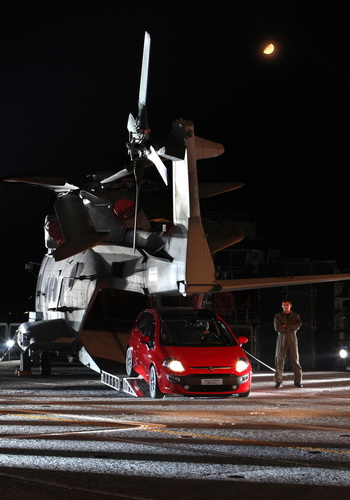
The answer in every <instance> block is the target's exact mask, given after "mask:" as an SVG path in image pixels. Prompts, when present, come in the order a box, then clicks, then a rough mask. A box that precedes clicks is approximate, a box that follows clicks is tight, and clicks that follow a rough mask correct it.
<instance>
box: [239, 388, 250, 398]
mask: <svg viewBox="0 0 350 500" xmlns="http://www.w3.org/2000/svg"><path fill="white" fill-rule="evenodd" d="M249 394H250V389H249V391H247V392H241V393H240V394H238V396H239V397H240V398H247V397H248V396H249Z"/></svg>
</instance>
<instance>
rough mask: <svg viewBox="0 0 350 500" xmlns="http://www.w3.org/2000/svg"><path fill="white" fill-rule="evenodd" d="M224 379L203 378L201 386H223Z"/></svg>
mask: <svg viewBox="0 0 350 500" xmlns="http://www.w3.org/2000/svg"><path fill="white" fill-rule="evenodd" d="M223 384H224V381H223V379H222V378H202V380H201V385H223Z"/></svg>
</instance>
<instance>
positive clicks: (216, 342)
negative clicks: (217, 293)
mask: <svg viewBox="0 0 350 500" xmlns="http://www.w3.org/2000/svg"><path fill="white" fill-rule="evenodd" d="M160 340H161V344H162V345H174V346H190V347H203V346H205V345H210V346H211V347H212V346H221V347H222V346H227V345H237V343H236V341H235V339H234V338H233V336H232V335H231V333H230V331H229V330H228V328H227V327H226V326H225V325H224V323H222V322H221V321H219V320H216V319H197V320H195V321H191V320H188V319H179V318H177V319H174V320H173V319H166V320H162V322H161V331H160Z"/></svg>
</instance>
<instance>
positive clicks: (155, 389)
mask: <svg viewBox="0 0 350 500" xmlns="http://www.w3.org/2000/svg"><path fill="white" fill-rule="evenodd" d="M149 393H150V396H151V398H153V399H156V398H162V397H163V394H162V392H161V391H160V390H159V385H158V379H157V373H156V369H155V368H154V366H151V368H150V371H149Z"/></svg>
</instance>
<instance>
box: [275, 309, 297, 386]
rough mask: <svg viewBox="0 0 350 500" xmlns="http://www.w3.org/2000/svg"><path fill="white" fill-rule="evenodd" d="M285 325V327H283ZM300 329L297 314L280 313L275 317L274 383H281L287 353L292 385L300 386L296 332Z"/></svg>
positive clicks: (292, 312)
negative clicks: (292, 378)
mask: <svg viewBox="0 0 350 500" xmlns="http://www.w3.org/2000/svg"><path fill="white" fill-rule="evenodd" d="M283 325H286V326H283ZM300 327H301V319H300V316H299V314H298V313H296V312H294V311H291V312H290V313H289V314H286V313H283V312H280V313H278V314H276V315H275V318H274V328H275V330H276V332H277V333H278V335H277V340H276V355H275V368H276V373H275V383H276V384H281V383H282V375H283V368H284V363H285V360H286V355H287V351H288V350H289V357H290V360H291V363H292V370H293V373H294V383H295V384H301V382H302V376H303V375H302V369H301V366H300V363H299V350H298V337H297V331H298V330H299V328H300Z"/></svg>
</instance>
